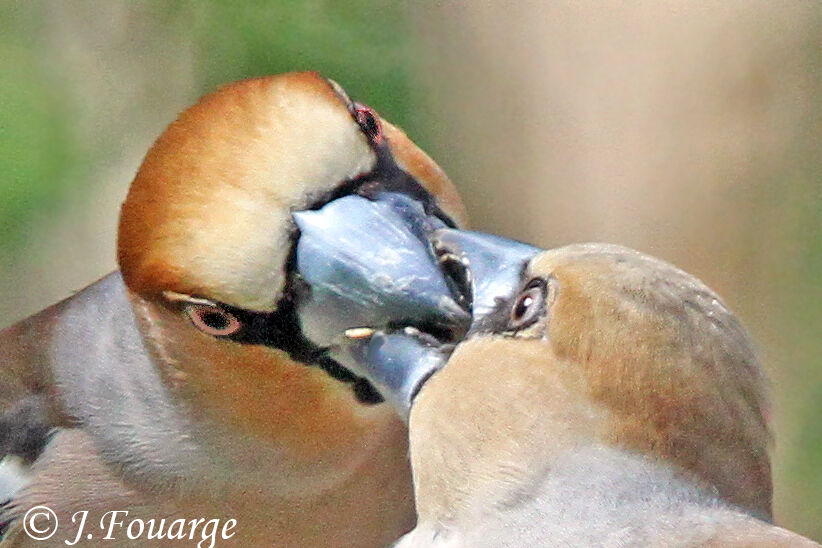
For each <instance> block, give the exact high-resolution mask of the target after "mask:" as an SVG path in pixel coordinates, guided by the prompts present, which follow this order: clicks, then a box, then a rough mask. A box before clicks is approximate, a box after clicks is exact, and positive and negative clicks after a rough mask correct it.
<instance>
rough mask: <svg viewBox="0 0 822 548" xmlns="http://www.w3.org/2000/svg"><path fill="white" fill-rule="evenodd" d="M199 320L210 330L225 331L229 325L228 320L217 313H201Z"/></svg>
mask: <svg viewBox="0 0 822 548" xmlns="http://www.w3.org/2000/svg"><path fill="white" fill-rule="evenodd" d="M200 319H201V320H202V321H203V323H204V324H206V325H207V326H208V327H210V328H212V329H225V328H227V327H228V323H229V320H228V318H227V317H226V316H225V315H224V314H220V313H219V312H203V313H202V314H201V315H200Z"/></svg>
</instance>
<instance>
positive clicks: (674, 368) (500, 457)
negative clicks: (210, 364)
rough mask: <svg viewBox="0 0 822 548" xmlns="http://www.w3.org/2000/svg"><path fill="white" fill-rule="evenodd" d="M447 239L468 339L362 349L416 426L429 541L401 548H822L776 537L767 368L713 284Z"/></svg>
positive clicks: (396, 341) (402, 335)
mask: <svg viewBox="0 0 822 548" xmlns="http://www.w3.org/2000/svg"><path fill="white" fill-rule="evenodd" d="M432 241H433V244H434V247H435V248H436V249H437V250H438V251H437V252H438V254H439V255H440V257H441V258H442V259H443V262H444V264H447V263H450V264H451V265H452V267H451V268H450V269H449V270H450V271H452V272H453V273H454V276H453V277H454V279H456V280H462V284H463V286H464V287H465V289H466V291H465V292H466V293H467V296H468V299H469V303H471V304H472V305H473V315H474V318H473V323H472V325H471V327H470V330H469V332H468V334H467V336H466V338H465V340H464V341H463V342H461V343H460V344H458V345H457V346H456V348H455V349H454V350H453V353H451V354H450V357H449V352H448V351H446V350H444V347H443V346H442V345H440V346H438V345H437V344H436V341H433V340H431V338H430V337H423V336H421V335H420V334H419V333H416V331H414V330H409V329H404V330H403V329H397V330H393V331H377V332H375V333H374V334H372V336H371V337H370V338H369V339H368V340H365V341H363V342H362V343H361V344H362V348H361V349H360V351H359V354H360V362H359V364H360V369H359V371H360V372H363V373H365V374H367V375H368V376H369V378H371V379H372V381H373V382H374V384H375V386H379V387H380V389H381V390H382V391H383V392H384V393H385V395H386V398H388V399H390V400H392V401H393V402H394V403H395V406H396V408H397V409H398V411H399V413H400V415H401V416H405V417H407V419H408V421H409V435H410V455H411V463H412V472H413V479H414V493H415V498H416V504H417V513H418V525H417V527H416V529H414V531H412V532H411V533H409V534H408V535H407V536H405V537H404V538H403V539H402V540H401V541H400V542H399V544H398V545H397V546H399V547H403V548H405V547H412V546H413V547H417V546H442V547H446V546H447V547H463V546H464V547H469V546H470V547H480V546H482V547H500V546H510V547H520V546H740V547H741V546H818V545H817V544H815V543H813V542H812V541H810V540H808V539H805V538H802V537H800V536H798V535H796V534H794V533H791V532H789V531H786V530H784V529H781V528H779V527H776V526H774V525H771V524H770V523H769V520H770V517H771V475H770V464H769V459H768V453H767V450H766V449H767V445H768V443H769V432H768V428H767V425H766V419H765V415H766V407H765V406H766V403H765V396H764V382H763V375H762V371H761V369H760V365H759V363H758V361H757V358H756V356H755V354H754V351H753V349H752V346H751V342H750V341H749V339H748V336H747V335H746V334H745V332H744V330H743V329H742V327H741V325H740V323H739V321H738V320H737V319H736V317H735V316H734V315H733V314H732V313H731V312H730V311H729V310H728V308H727V307H726V306H725V304H724V303H723V302H722V300H721V299H720V298H719V297H718V296H717V295H716V294H715V293H714V292H712V291H711V290H710V289H708V288H707V287H706V286H705V285H704V284H703V283H702V282H700V281H699V280H697V279H696V278H694V277H693V276H690V275H688V274H686V273H685V272H683V271H681V270H679V269H677V268H675V267H673V266H671V265H669V264H667V263H664V262H662V261H660V260H657V259H654V258H651V257H648V256H646V255H643V254H641V253H639V252H636V251H632V250H629V249H626V248H622V247H617V246H611V245H600V244H586V245H572V246H569V247H564V248H560V249H556V250H552V251H541V250H538V249H536V248H532V247H530V246H525V245H523V244H519V243H514V242H506V241H504V240H502V239H500V238H496V237H493V236H488V235H483V234H479V233H470V232H461V231H455V230H450V229H442V230H439V231H436V232H435V233H434V234H433V238H432ZM458 265H461V267H462V272H461V273H460V268H458V267H457V268H455V266H458ZM446 360H447V362H446ZM403 376H405V378H404V379H402V380H397V378H399V377H403ZM387 378H390V379H393V380H391V382H386V381H385V379H387ZM398 386H400V387H404V388H403V389H402V390H397V389H396V388H394V387H398Z"/></svg>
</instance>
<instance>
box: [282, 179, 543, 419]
mask: <svg viewBox="0 0 822 548" xmlns="http://www.w3.org/2000/svg"><path fill="white" fill-rule="evenodd" d="M294 217H295V219H296V222H297V225H298V227H299V228H300V231H301V235H300V238H299V240H298V244H297V271H298V273H299V274H300V276H301V277H302V278H303V279H304V280H305V281H306V282H307V283H308V285H309V286H310V288H311V289H310V296H309V297H307V298H303V299H301V304H300V308H299V315H300V318H301V322H302V326H303V332H304V333H305V334H306V335H307V336H308V337H309V339H311V340H312V341H314V342H315V343H317V344H319V345H321V346H324V347H327V348H329V349H330V354H331V356H332V357H333V358H334V359H335V360H337V361H339V362H340V363H341V364H342V365H343V366H345V367H346V368H348V369H350V370H352V371H353V372H354V373H355V374H357V375H361V376H364V377H365V378H366V379H368V381H369V382H371V384H373V385H374V387H375V388H376V389H377V390H378V391H379V392H380V393H381V395H382V396H383V397H384V398H385V399H386V400H388V401H389V402H391V403H392V404H393V405H394V407H395V408H396V409H397V411H398V412H399V414H400V416H401V417H402V418H403V419H405V420H407V418H408V413H409V412H410V409H411V404H412V402H413V399H414V397H415V396H416V394H417V392H418V391H419V389H420V388H421V387H422V385H423V384H424V382H425V381H426V380H427V379H428V378H429V377H430V376H431V375H433V374H434V373H435V372H436V371H438V370H439V369H440V368H442V367H443V366H444V365H445V363H446V362H447V360H448V358H449V356H450V354H451V351H452V350H453V348H454V346H455V345H456V344H457V343H459V342H460V341H461V340H462V339H463V338H464V337H465V335H466V334H467V333H468V331H469V329H470V328H471V326H472V325H474V324H476V323H477V322H480V321H482V319H483V318H484V317H485V316H487V315H488V314H490V313H491V312H492V311H493V310H494V309H495V306H496V304H497V302H498V301H499V300H500V299H505V298H506V297H508V296H511V295H513V293H514V292H515V291H517V289H518V288H519V284H520V280H521V274H522V269H523V268H524V267H525V265H526V264H527V262H528V260H530V258H531V257H533V256H534V255H536V254H537V253H538V252H539V251H541V250H540V249H538V248H536V247H533V246H530V245H526V244H522V243H520V242H516V241H513V240H508V239H505V238H501V237H498V236H493V235H490V234H483V233H480V232H469V231H463V230H457V229H452V228H447V227H446V226H445V224H444V223H442V222H441V221H439V220H438V219H437V218H436V217H433V216H430V215H427V214H426V213H425V212H424V211H423V208H422V205H421V204H420V203H418V202H416V201H415V200H413V199H411V198H409V197H407V196H405V195H401V194H396V193H390V192H386V193H383V195H381V196H380V198H379V199H377V200H375V201H371V200H368V199H365V198H362V197H359V196H346V197H344V198H340V199H338V200H335V201H333V202H330V203H329V204H327V205H326V206H325V207H323V208H322V209H320V210H317V211H305V212H300V213H295V214H294ZM469 312H470V314H469Z"/></svg>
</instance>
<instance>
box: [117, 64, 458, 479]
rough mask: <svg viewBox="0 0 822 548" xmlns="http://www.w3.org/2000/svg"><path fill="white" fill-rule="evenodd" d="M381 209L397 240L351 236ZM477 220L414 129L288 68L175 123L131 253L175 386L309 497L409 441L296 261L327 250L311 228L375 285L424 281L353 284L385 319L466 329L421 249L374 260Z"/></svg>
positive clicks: (125, 268) (135, 280) (135, 187)
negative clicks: (390, 446)
mask: <svg viewBox="0 0 822 548" xmlns="http://www.w3.org/2000/svg"><path fill="white" fill-rule="evenodd" d="M372 205H373V206H375V208H376V210H378V211H377V214H382V215H383V218H384V219H388V221H385V223H386V224H388V225H390V226H389V228H390V229H391V230H393V233H391V234H390V235H391V236H392V238H393V239H392V238H388V239H387V240H383V239H381V238H383V237H384V236H386V234H388V233H387V232H379V231H377V232H376V233H373V231H368V230H364V231H362V232H364V234H363V233H362V232H357V233H355V232H351V231H350V230H349V229H348V226H349V225H348V224H347V219H348V218H349V217H350V218H352V219H354V220H355V222H354V223H353V225H354V228H352V230H357V229H362V228H363V227H362V226H361V225H362V223H363V222H365V223H366V225H367V223H368V222H371V221H362V219H364V218H368V219H370V217H368V211H366V213H362V212H363V210H368V208H369V207H370V206H372ZM329 207H330V210H331V211H332V213H333V215H335V217H334V219H333V223H332V226H330V227H326V230H325V231H323V230H319V229H316V230H313V231H312V229H314V228H315V226H314V220H313V219H316V216H315V217H314V218H312V217H311V215H310V214H311V213H312V212H316V215H319V217H320V219H319V220H320V221H323V220H325V219H326V218H327V217H326V216H325V213H323V211H326V213H327V211H328V210H326V209H325V208H329ZM371 209H372V210H373V209H374V207H372V208H371ZM300 212H305V213H306V217H305V219H303V220H302V221H300V219H299V217H298V215H299V213H300ZM371 213H373V211H371ZM362 215H365V217H362ZM295 221H297V222H295ZM464 222H465V212H464V209H463V206H462V203H461V202H460V199H459V197H458V195H457V194H456V191H455V189H454V187H453V186H452V184H451V182H450V181H449V180H448V178H447V177H446V176H445V174H444V173H443V172H442V171H441V170H440V168H439V167H438V166H437V165H436V164H435V163H434V162H433V161H432V160H431V159H430V158H429V157H428V156H426V155H425V153H423V152H422V151H421V150H420V149H418V148H417V147H416V146H415V145H414V144H413V143H412V142H411V141H410V140H409V139H408V138H407V137H406V136H405V134H404V133H403V132H402V131H400V130H399V129H397V128H396V127H394V126H392V125H391V124H390V123H388V122H387V121H385V120H383V119H381V118H380V117H379V116H378V115H377V114H376V113H375V112H374V111H373V110H371V109H370V108H368V107H366V106H364V105H362V104H359V103H355V102H353V101H352V100H351V99H350V98H349V97H348V96H347V95H346V93H345V92H344V91H343V90H342V88H341V87H340V86H339V85H337V84H336V83H334V82H332V81H329V80H326V79H325V78H322V77H321V76H319V75H318V74H316V73H292V74H285V75H280V76H274V77H265V78H257V79H251V80H246V81H241V82H237V83H234V84H230V85H227V86H225V87H223V88H221V89H219V90H218V91H216V92H215V93H213V94H211V95H207V96H206V97H204V98H203V99H201V100H200V102H199V103H197V104H196V105H194V106H193V107H191V108H189V109H188V110H186V111H185V112H183V113H182V114H181V115H180V116H179V118H178V119H177V120H176V121H175V122H174V123H172V124H171V125H170V126H169V127H168V129H167V130H166V131H165V132H164V133H163V134H162V135H161V136H160V137H159V138H158V139H157V141H156V142H155V144H154V145H153V146H152V147H151V149H150V150H149V152H148V154H147V155H146V157H145V160H144V161H143V164H142V166H141V167H140V169H139V172H138V173H137V176H136V178H135V179H134V182H133V184H132V186H131V188H130V190H129V193H128V197H127V199H126V201H125V203H124V205H123V208H122V215H121V218H120V227H119V243H118V259H119V264H120V269H121V271H122V274H123V278H124V281H125V284H126V286H127V288H128V290H129V297H130V299H131V301H132V304H133V308H134V310H135V313H136V315H137V318H138V321H139V324H140V325H141V326H142V333H143V335H144V340H145V343H146V345H147V347H148V349H149V351H150V352H151V354H152V355H153V356H154V358H155V360H154V361H155V362H156V363H157V364H158V369H159V371H160V374H161V375H162V377H163V379H164V381H165V383H166V385H167V387H168V389H169V392H170V393H171V394H172V395H173V396H174V397H175V398H178V399H179V400H181V401H182V402H183V403H184V404H185V407H186V408H187V409H190V410H191V414H192V415H193V416H195V417H196V420H198V421H199V422H200V423H201V424H204V425H206V426H205V430H206V431H209V432H213V438H214V439H215V440H221V441H220V443H222V444H223V445H232V444H234V443H235V442H236V441H237V440H243V441H244V442H245V441H248V440H252V441H254V442H256V443H258V444H259V446H260V447H268V448H273V452H274V454H275V456H276V457H277V458H278V459H279V460H280V461H281V462H282V470H283V471H282V476H283V477H284V478H286V479H287V478H288V477H294V478H296V479H297V480H298V481H294V482H292V483H293V485H292V487H293V488H294V489H298V490H303V491H305V490H309V489H310V488H311V485H312V483H311V481H310V480H311V478H315V479H317V481H319V483H320V484H322V482H323V481H324V479H325V478H340V477H344V476H345V474H341V473H340V471H341V470H343V471H344V470H349V469H355V468H356V467H357V466H359V464H360V462H361V460H362V458H364V457H363V455H366V454H371V453H374V452H375V451H377V449H379V447H380V446H381V445H380V444H385V443H389V441H386V440H387V439H389V438H390V443H394V444H396V443H402V442H401V441H398V440H400V439H401V437H403V436H401V435H399V436H394V437H391V436H392V435H393V434H391V433H396V432H404V430H403V429H402V425H401V422H400V421H398V420H397V419H396V417H395V416H394V415H393V414H392V413H391V412H390V411H389V410H387V409H386V406H385V405H374V404H375V403H377V402H379V401H380V397H379V395H378V394H377V393H376V391H375V390H374V389H373V388H372V387H371V385H370V384H369V383H368V382H367V381H365V380H364V379H362V378H360V377H357V376H356V375H354V374H353V373H352V372H351V371H349V370H347V369H346V368H345V367H344V366H343V365H341V364H340V363H339V362H338V361H336V360H335V359H334V358H333V356H332V355H331V354H330V350H329V347H330V346H331V345H332V344H333V343H334V340H332V339H335V338H336V336H337V333H336V331H335V332H334V333H331V332H329V331H323V330H322V329H321V326H322V324H323V321H324V316H323V315H324V314H327V315H333V314H335V313H337V312H338V310H337V309H336V308H335V307H334V306H331V305H326V306H325V308H323V306H322V299H318V298H317V294H318V293H319V292H320V289H319V288H318V289H317V290H316V291H314V292H312V287H311V284H310V283H309V282H308V281H306V279H305V277H304V276H303V274H304V273H305V275H306V276H307V277H308V278H311V275H312V274H313V273H314V272H315V270H314V269H313V268H311V267H306V268H303V269H301V268H299V266H300V264H301V262H300V261H302V256H301V255H299V254H298V243H299V242H305V243H306V245H313V246H314V247H313V248H312V250H311V252H313V253H318V254H321V253H323V252H324V251H326V249H325V247H324V246H325V245H326V244H325V242H323V241H317V238H314V239H312V237H313V235H315V234H317V233H318V232H319V233H321V234H325V235H329V236H330V237H334V238H336V240H335V242H336V243H339V242H340V241H343V243H342V244H340V246H339V247H337V248H335V249H334V250H333V251H334V253H337V252H340V251H343V252H345V253H347V254H348V256H350V257H361V258H362V257H364V258H366V261H365V262H362V261H361V262H360V263H358V264H357V268H359V270H358V274H360V275H362V276H364V277H370V279H372V280H380V279H383V278H385V277H386V276H393V275H401V276H408V277H409V278H410V279H413V280H419V279H421V280H423V281H424V283H422V284H419V285H418V286H415V287H416V289H412V290H408V291H405V292H400V293H397V292H396V291H394V293H391V289H390V288H388V289H386V287H385V285H384V284H383V285H379V284H371V285H369V284H368V283H365V284H360V285H358V286H356V289H357V290H358V291H360V293H359V294H358V295H357V297H358V298H363V299H367V298H374V299H376V300H378V301H379V300H380V299H382V301H385V303H386V306H387V307H388V306H389V305H391V306H393V308H391V309H390V310H389V309H388V308H386V307H382V308H380V307H375V309H376V310H377V313H378V314H379V317H378V318H371V319H370V321H371V322H372V323H375V324H376V325H387V324H388V323H390V322H391V321H393V316H394V315H399V316H403V315H415V314H422V315H423V316H426V318H427V319H426V322H429V323H431V324H432V325H433V324H436V325H437V326H439V328H441V329H442V330H444V331H448V332H451V330H454V332H458V331H459V330H460V329H464V327H465V326H466V322H467V321H468V315H467V313H465V311H463V310H462V309H461V308H460V307H459V306H458V304H457V303H455V302H454V301H453V297H452V296H451V295H450V289H449V288H448V287H447V285H445V282H444V281H443V279H442V276H441V275H440V274H439V273H440V270H439V268H438V267H437V264H436V260H435V259H434V258H433V256H431V257H429V255H430V254H429V253H428V251H427V249H426V248H424V247H423V246H420V245H418V246H417V247H415V248H413V249H412V250H411V251H410V252H407V253H406V255H405V256H404V259H405V260H406V262H405V263H403V264H404V265H406V266H407V268H403V265H394V266H393V267H392V268H393V270H391V269H388V266H386V261H381V260H376V259H378V258H379V257H381V256H382V255H383V254H385V253H391V252H392V251H393V250H392V248H391V246H392V245H395V244H396V243H397V242H398V241H400V242H407V241H419V237H418V235H416V234H415V233H414V230H415V228H414V227H418V226H425V227H427V226H428V225H431V226H432V227H434V226H435V227H441V226H452V227H453V226H459V225H461V224H463V223H464ZM392 223H393V224H392ZM426 230H428V229H427V228H426ZM309 233H310V234H312V237H309V236H308V235H307V234H309ZM386 237H387V236H386ZM329 252H330V251H329ZM298 255H299V256H298ZM308 255H309V258H310V256H311V253H309V254H308ZM370 259H374V260H373V261H371V262H369V260H370ZM384 267H385V268H384ZM317 268H320V267H317ZM322 274H323V272H320V274H318V276H322ZM385 292H388V293H389V296H388V297H385V295H384V293H385ZM336 296H337V297H338V298H339V304H340V306H343V305H344V304H345V303H346V302H347V301H346V299H347V298H348V297H350V295H348V294H347V293H346V289H345V288H342V289H340V290H339V291H338V294H337V295H336ZM352 299H353V300H356V299H355V298H352ZM397 299H399V300H400V301H401V302H399V304H397V303H396V302H395V301H397ZM382 301H381V302H382ZM318 302H319V303H320V304H317V303H318ZM389 308H390V307H389ZM306 326H312V331H311V332H307V330H306ZM318 326H320V327H318ZM348 327H351V326H350V325H344V326H341V329H342V331H345V329H346V328H348ZM341 333H342V332H341ZM341 333H340V336H342V335H341ZM323 337H325V338H323ZM389 434H391V435H389ZM226 440H228V441H226ZM381 440H382V441H381ZM215 443H216V442H215ZM243 447H245V448H247V445H243ZM236 458H237V459H238V460H241V461H242V460H248V461H249V463H246V464H248V465H249V466H253V465H254V464H253V462H251V461H254V460H255V459H259V458H260V456H259V455H257V454H255V453H254V451H248V450H245V451H242V452H239V453H238V454H237V455H236ZM242 464H243V463H242V462H239V463H238V465H240V466H242ZM289 466H290V467H292V469H289ZM335 481H336V479H335Z"/></svg>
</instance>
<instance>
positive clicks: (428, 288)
mask: <svg viewBox="0 0 822 548" xmlns="http://www.w3.org/2000/svg"><path fill="white" fill-rule="evenodd" d="M294 220H295V222H296V223H297V226H298V228H299V229H300V236H299V239H298V240H297V250H296V271H297V274H298V275H299V277H300V278H301V279H302V281H304V282H305V283H306V284H307V285H308V287H309V291H308V292H307V294H304V295H301V296H300V299H299V303H298V314H299V317H300V321H301V324H302V330H303V333H304V334H305V335H306V336H307V337H308V339H309V340H311V341H312V342H314V343H315V344H316V345H318V346H319V347H323V348H325V347H333V346H336V345H339V344H342V343H344V342H345V341H346V337H345V333H346V332H347V331H349V330H351V329H359V328H370V329H395V328H397V327H405V326H412V327H416V328H418V329H420V330H422V331H425V332H428V333H432V334H437V335H438V336H441V337H442V338H444V339H451V338H456V337H460V336H462V335H463V334H464V333H465V332H466V331H467V330H468V327H469V325H470V323H471V316H470V314H469V311H468V308H467V306H466V305H465V303H461V302H459V301H460V300H461V299H460V291H459V290H458V289H456V288H455V287H454V282H453V281H451V280H449V279H447V275H446V273H445V272H444V271H443V270H442V269H441V268H440V267H439V262H438V259H437V256H436V254H435V253H434V250H433V248H432V246H431V244H430V242H429V238H430V236H431V234H433V233H434V232H435V231H436V230H438V229H440V228H442V227H444V226H445V224H444V223H443V222H442V221H441V220H439V219H438V218H437V217H435V216H433V215H429V214H427V213H426V212H425V210H424V207H423V205H422V204H421V203H420V202H418V201H416V200H414V199H413V198H410V197H408V196H406V195H404V194H399V193H394V192H383V193H381V194H380V195H379V196H378V197H377V199H375V200H370V199H367V198H364V197H362V196H357V195H350V196H345V197H342V198H338V199H336V200H334V201H331V202H329V203H328V204H326V205H325V206H324V207H322V208H321V209H319V210H316V211H302V212H298V213H294Z"/></svg>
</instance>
